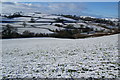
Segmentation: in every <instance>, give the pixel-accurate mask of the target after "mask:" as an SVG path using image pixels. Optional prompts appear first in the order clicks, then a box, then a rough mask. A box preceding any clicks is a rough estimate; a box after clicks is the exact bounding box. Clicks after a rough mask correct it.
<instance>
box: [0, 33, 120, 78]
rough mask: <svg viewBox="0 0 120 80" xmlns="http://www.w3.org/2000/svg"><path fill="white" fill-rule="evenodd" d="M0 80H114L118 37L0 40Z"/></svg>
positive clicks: (116, 69) (116, 66)
mask: <svg viewBox="0 0 120 80" xmlns="http://www.w3.org/2000/svg"><path fill="white" fill-rule="evenodd" d="M2 44H3V52H2V58H3V60H2V61H3V62H2V63H3V64H2V67H1V69H2V72H3V77H8V78H32V77H40V78H46V77H47V78H61V77H62V78H71V77H72V78H81V77H86V78H87V77H94V78H101V77H105V78H114V77H117V75H118V68H119V67H118V64H119V63H117V60H118V47H117V45H118V34H116V35H111V36H102V37H96V38H86V39H57V38H23V39H3V40H2Z"/></svg>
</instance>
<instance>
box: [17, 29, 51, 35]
mask: <svg viewBox="0 0 120 80" xmlns="http://www.w3.org/2000/svg"><path fill="white" fill-rule="evenodd" d="M24 31H30V32H32V33H43V34H44V33H45V34H51V33H53V32H51V31H49V30H48V29H41V28H18V33H20V34H22V33H23V32H24Z"/></svg>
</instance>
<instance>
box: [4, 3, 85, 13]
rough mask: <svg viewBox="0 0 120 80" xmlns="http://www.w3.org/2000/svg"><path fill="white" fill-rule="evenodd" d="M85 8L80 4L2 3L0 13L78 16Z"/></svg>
mask: <svg viewBox="0 0 120 80" xmlns="http://www.w3.org/2000/svg"><path fill="white" fill-rule="evenodd" d="M86 9H87V8H86V7H85V6H84V5H83V4H82V3H62V2H61V3H44V4H43V3H42V2H41V3H13V2H2V12H4V13H13V12H19V11H22V12H26V13H28V12H30V13H31V12H36V11H38V12H42V13H49V14H75V15H77V14H80V13H82V12H83V11H84V10H86Z"/></svg>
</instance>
